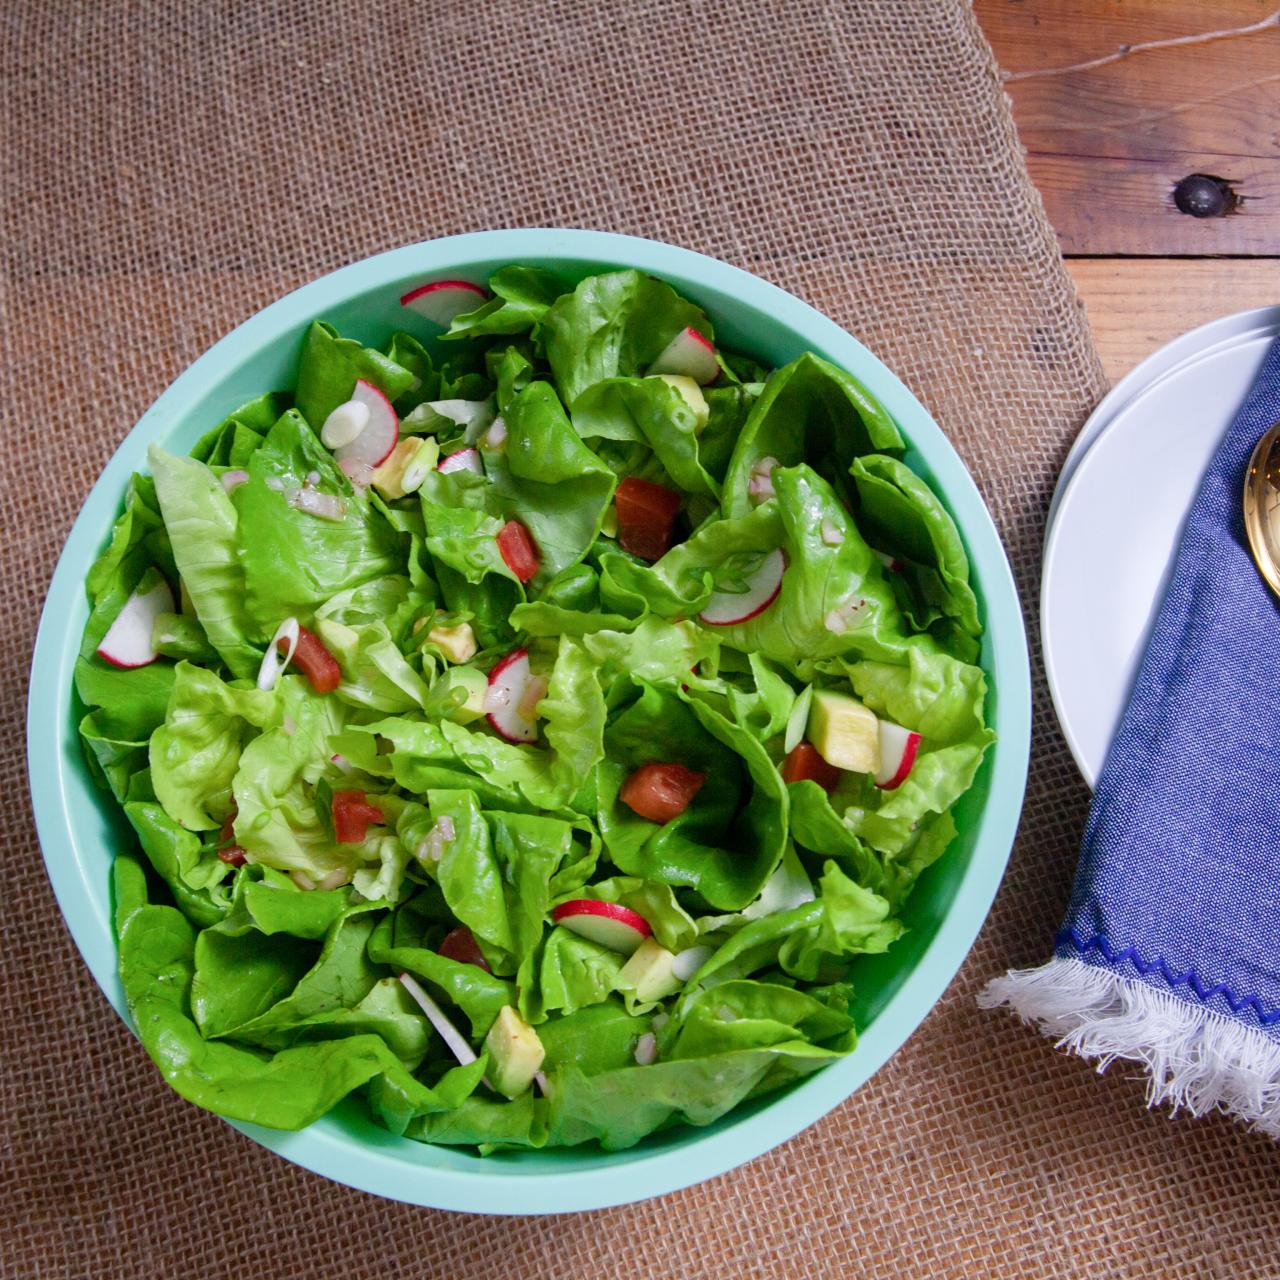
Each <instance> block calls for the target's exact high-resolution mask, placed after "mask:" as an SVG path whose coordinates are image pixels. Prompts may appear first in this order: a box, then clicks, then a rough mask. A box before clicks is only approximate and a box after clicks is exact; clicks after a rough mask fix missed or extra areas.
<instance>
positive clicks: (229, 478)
mask: <svg viewBox="0 0 1280 1280" xmlns="http://www.w3.org/2000/svg"><path fill="white" fill-rule="evenodd" d="M248 483H249V473H248V472H247V471H241V470H240V469H239V468H238V467H237V468H236V469H235V470H234V471H224V472H223V473H222V487H223V488H224V489H225V490H226V491H227V492H228V493H230V492H231V491H232V490H233V489H238V488H239V487H240V486H241V485H242V484H248Z"/></svg>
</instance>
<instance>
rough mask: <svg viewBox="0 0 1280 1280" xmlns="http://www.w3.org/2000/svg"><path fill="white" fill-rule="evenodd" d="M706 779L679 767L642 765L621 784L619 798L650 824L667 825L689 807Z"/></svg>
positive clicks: (697, 773) (675, 765) (700, 774)
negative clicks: (661, 823)
mask: <svg viewBox="0 0 1280 1280" xmlns="http://www.w3.org/2000/svg"><path fill="white" fill-rule="evenodd" d="M706 780H707V775H706V774H705V773H699V772H698V771H697V770H696V769H686V768H685V767H684V765H682V764H645V765H641V766H640V768H638V769H637V770H636V771H635V772H634V773H633V774H632V775H631V776H630V777H629V778H628V779H627V780H626V782H624V783H623V784H622V790H621V791H619V792H618V799H619V800H621V801H622V803H623V804H625V805H626V806H627V807H628V808H629V809H632V810H633V811H634V812H636V813H638V814H639V815H640V816H641V817H642V818H648V820H649V821H650V822H670V821H671V819H672V818H678V817H679V816H680V815H681V814H682V813H683V812H684V811H685V810H686V809H687V808H688V807H689V805H690V803H691V802H692V800H693V797H694V796H696V795H697V794H698V792H699V791H701V790H702V784H703V783H704V782H706Z"/></svg>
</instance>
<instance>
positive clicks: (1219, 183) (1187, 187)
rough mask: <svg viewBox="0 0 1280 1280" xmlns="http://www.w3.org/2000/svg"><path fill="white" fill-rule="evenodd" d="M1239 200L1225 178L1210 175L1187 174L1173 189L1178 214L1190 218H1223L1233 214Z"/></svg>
mask: <svg viewBox="0 0 1280 1280" xmlns="http://www.w3.org/2000/svg"><path fill="white" fill-rule="evenodd" d="M1241 199H1242V197H1240V196H1238V195H1236V193H1235V191H1234V190H1233V189H1232V186H1231V183H1230V182H1229V181H1228V180H1227V179H1226V178H1219V177H1215V176H1214V175H1213V174H1212V173H1192V174H1188V175H1187V177H1185V178H1183V179H1182V181H1181V182H1179V183H1178V184H1177V185H1176V186H1175V187H1174V188H1173V203H1174V204H1175V205H1176V206H1177V208H1178V212H1179V213H1185V214H1188V215H1189V216H1191V217H1192V218H1222V217H1225V216H1226V215H1227V214H1228V213H1234V212H1235V209H1236V206H1237V205H1238V204H1239V203H1240V201H1241Z"/></svg>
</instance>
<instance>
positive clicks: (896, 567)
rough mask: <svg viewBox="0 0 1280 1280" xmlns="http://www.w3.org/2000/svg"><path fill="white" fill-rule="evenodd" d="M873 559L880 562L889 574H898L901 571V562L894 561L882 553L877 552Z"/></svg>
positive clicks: (891, 557)
mask: <svg viewBox="0 0 1280 1280" xmlns="http://www.w3.org/2000/svg"><path fill="white" fill-rule="evenodd" d="M875 557H876V559H877V560H879V561H880V563H881V564H882V565H884V567H885V568H886V569H888V570H889V572H890V573H899V572H901V570H902V561H901V560H895V559H894V558H893V556H890V555H886V554H885V553H884V552H883V551H877V552H876V553H875Z"/></svg>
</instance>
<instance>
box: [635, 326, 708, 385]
mask: <svg viewBox="0 0 1280 1280" xmlns="http://www.w3.org/2000/svg"><path fill="white" fill-rule="evenodd" d="M649 372H650V373H679V374H683V375H684V376H685V377H686V378H692V379H693V380H694V382H696V383H698V384H699V385H700V386H704V387H705V386H707V385H708V384H709V383H712V382H714V381H715V380H716V379H717V378H718V377H719V376H720V362H719V360H717V359H716V349H715V347H713V346H712V345H711V341H710V339H708V338H704V337H703V336H702V334H700V333H699V332H698V331H697V329H692V328H690V329H681V330H680V332H679V333H677V334H676V336H675V337H674V338H672V339H671V341H670V342H668V343H667V345H666V346H665V347H663V348H662V351H661V352H660V353H659V355H658V358H657V359H656V360H655V361H654V362H653V363H652V364H651V365H650V366H649Z"/></svg>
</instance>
